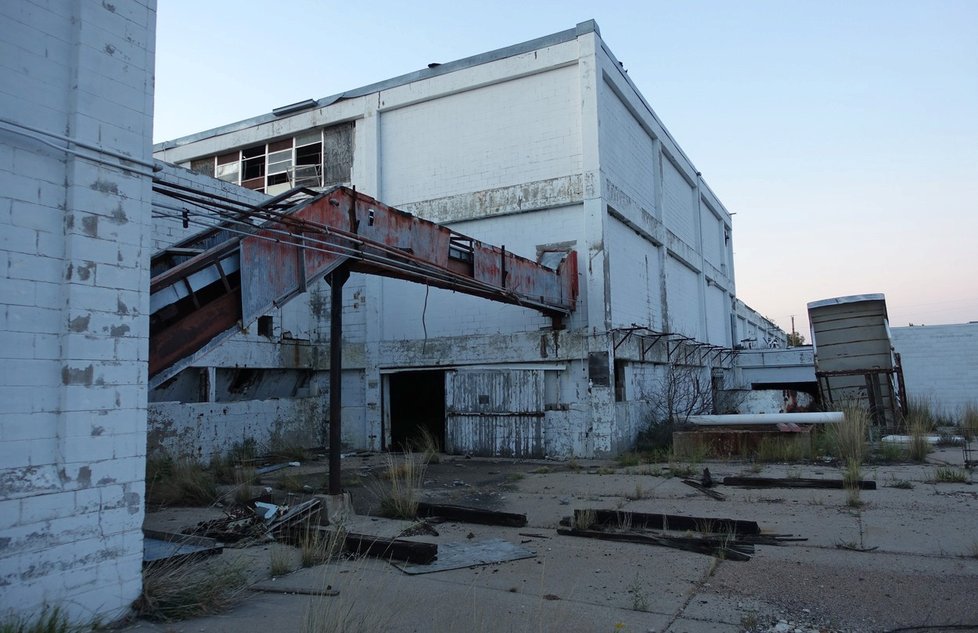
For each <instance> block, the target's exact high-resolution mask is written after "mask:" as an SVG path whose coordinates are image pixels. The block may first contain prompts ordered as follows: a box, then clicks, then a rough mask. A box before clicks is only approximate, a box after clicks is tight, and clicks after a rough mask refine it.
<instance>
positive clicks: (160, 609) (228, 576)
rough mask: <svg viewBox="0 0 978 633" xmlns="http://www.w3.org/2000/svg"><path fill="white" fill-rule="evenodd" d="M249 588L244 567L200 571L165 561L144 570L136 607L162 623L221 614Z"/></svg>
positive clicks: (219, 566) (147, 616) (215, 566)
mask: <svg viewBox="0 0 978 633" xmlns="http://www.w3.org/2000/svg"><path fill="white" fill-rule="evenodd" d="M246 585H247V576H246V575H245V572H244V569H243V568H242V567H241V566H240V565H228V564H223V565H214V566H207V567H206V568H198V567H194V566H189V565H184V564H182V563H181V562H180V561H174V560H164V561H160V562H158V563H153V564H150V565H149V566H147V567H146V568H145V569H144V570H143V591H142V593H141V594H140V596H139V598H138V599H137V600H136V602H135V603H134V604H133V607H134V608H135V610H136V612H137V613H138V614H139V615H140V616H142V617H145V618H147V619H149V620H156V621H159V622H171V621H174V620H183V619H186V618H190V617H194V616H198V615H207V614H211V613H220V612H221V611H224V610H225V609H227V608H228V607H230V606H231V604H233V603H234V600H235V599H236V598H237V597H238V596H239V595H240V593H241V592H242V591H243V590H244V588H245V586H246Z"/></svg>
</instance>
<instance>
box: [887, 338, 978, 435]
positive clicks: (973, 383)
mask: <svg viewBox="0 0 978 633" xmlns="http://www.w3.org/2000/svg"><path fill="white" fill-rule="evenodd" d="M890 338H891V340H892V341H893V349H894V350H895V351H896V352H897V353H898V354H900V361H901V363H902V364H903V376H904V381H905V382H906V385H907V394H908V395H909V396H910V398H911V400H913V399H921V400H924V401H928V402H930V403H931V404H932V405H933V406H934V407H935V410H937V411H940V412H943V413H946V414H948V415H953V416H956V415H959V414H960V413H961V410H962V409H963V408H964V407H965V406H967V405H978V323H961V324H956V325H926V326H913V327H895V328H892V329H891V330H890Z"/></svg>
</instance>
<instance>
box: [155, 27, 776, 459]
mask: <svg viewBox="0 0 978 633" xmlns="http://www.w3.org/2000/svg"><path fill="white" fill-rule="evenodd" d="M155 156H156V157H157V158H158V159H161V160H163V161H166V162H168V163H175V164H177V165H181V166H183V167H186V168H188V169H191V170H193V171H194V172H197V174H200V175H194V176H190V175H188V176H187V178H198V179H201V178H202V177H203V176H202V175H206V176H214V177H216V178H217V179H220V180H223V181H227V182H231V183H235V184H240V185H241V186H243V187H246V188H249V189H253V190H256V191H260V192H264V193H266V194H278V193H281V192H282V191H285V190H287V189H289V188H290V187H292V186H297V185H303V186H307V187H314V188H322V187H328V186H331V185H335V184H345V185H352V186H354V187H356V188H357V189H358V190H359V191H363V192H366V193H367V194H369V195H371V196H374V197H375V198H377V199H378V200H381V201H383V202H385V203H387V204H389V205H392V206H395V207H397V208H399V209H402V210H405V211H408V212H411V213H413V214H416V215H417V216H419V217H422V218H425V219H429V220H433V221H436V222H439V223H442V224H445V225H448V226H450V227H451V228H452V229H454V230H457V231H459V232H461V233H464V234H466V235H469V236H472V237H474V238H477V239H479V240H483V241H485V242H488V243H491V244H496V245H499V246H504V247H505V248H506V250H507V251H510V252H513V253H516V254H518V255H522V256H523V257H526V258H529V259H532V260H536V261H540V262H543V263H545V264H546V263H548V262H557V261H560V260H561V258H564V257H567V253H569V252H571V251H573V252H574V253H575V255H572V257H576V258H577V266H578V269H579V288H580V294H579V298H578V303H577V307H576V309H575V310H574V312H573V313H572V314H571V316H570V317H569V318H568V319H566V320H564V322H563V323H560V324H554V323H553V322H552V321H551V319H550V318H548V317H546V316H544V315H543V314H541V313H539V312H537V311H535V310H532V309H529V308H522V307H518V306H509V305H500V304H496V303H491V302H488V301H486V300H484V299H480V298H474V297H469V296H465V295H462V294H457V293H453V292H451V291H447V290H440V289H437V288H430V287H426V286H424V285H419V284H412V283H409V282H405V281H400V280H396V279H388V278H381V277H374V276H365V275H354V277H353V278H351V280H350V281H349V282H347V284H346V289H345V295H344V305H345V306H346V310H345V312H346V313H345V315H344V317H343V318H344V322H345V325H344V350H343V355H344V375H343V385H344V387H343V401H344V408H343V417H342V427H343V440H344V444H345V445H347V446H349V447H351V448H366V449H379V448H387V447H397V446H399V445H400V444H401V442H403V441H404V440H406V439H408V438H409V437H410V436H411V434H412V433H413V432H415V431H416V430H417V429H418V428H419V427H423V428H427V429H428V430H430V431H431V432H432V433H433V434H434V435H435V436H436V437H439V438H440V439H441V440H442V441H443V442H444V445H445V448H446V449H447V450H449V451H451V452H455V453H472V454H495V455H518V456H544V455H551V456H554V455H556V456H562V455H584V456H593V455H602V454H611V453H614V452H616V451H619V450H623V449H626V448H627V447H629V446H630V444H631V442H632V441H633V440H634V438H635V436H636V434H637V432H638V431H639V430H640V428H642V427H643V426H644V425H645V424H647V423H648V421H649V419H650V401H651V400H653V399H654V398H655V394H656V392H657V389H658V388H659V387H660V383H661V381H662V379H663V376H664V375H665V373H666V368H667V367H668V366H669V365H670V364H675V363H679V364H688V365H694V366H697V367H700V368H703V369H702V371H703V373H704V383H705V384H707V385H710V384H711V380H712V381H713V382H712V384H713V385H714V386H720V385H721V384H722V383H723V381H724V380H727V379H726V378H725V374H727V373H728V370H729V369H730V368H731V367H732V365H733V363H734V357H735V354H734V353H733V349H734V348H737V347H776V346H783V344H784V342H785V334H784V332H782V331H781V330H779V329H778V328H777V327H776V326H774V325H773V324H772V323H770V322H769V321H767V320H766V319H764V318H762V317H760V315H758V314H757V313H756V312H754V311H752V310H751V309H750V308H748V307H747V306H746V305H745V304H744V303H743V302H742V301H740V300H739V299H738V298H737V297H736V292H735V286H734V274H733V257H732V240H731V238H732V232H731V219H730V214H729V213H728V212H727V210H726V209H725V208H724V206H723V204H722V203H721V202H720V201H719V200H718V199H717V198H716V196H715V195H714V194H713V192H712V191H711V190H710V189H709V188H708V187H707V186H706V184H705V183H704V182H703V179H702V178H701V177H700V174H699V173H698V172H697V170H696V168H695V167H694V166H693V164H692V163H691V162H690V160H689V159H688V158H687V157H686V156H685V154H684V153H683V152H682V150H681V149H680V147H679V146H678V144H677V143H676V141H675V140H674V139H673V138H672V137H671V136H670V135H669V133H668V131H667V130H666V129H665V127H664V126H663V125H662V123H661V122H660V121H659V120H658V118H657V117H656V115H655V113H654V112H653V111H652V109H651V108H650V107H649V105H648V103H647V102H646V101H645V99H644V98H643V97H642V95H641V94H640V93H639V92H638V90H637V89H636V88H635V86H634V84H633V83H632V82H631V80H630V79H629V77H628V75H627V74H626V73H625V71H624V70H623V68H622V66H621V64H620V63H619V62H618V61H617V60H616V59H615V57H614V56H613V55H612V53H611V52H610V51H609V49H608V47H607V45H606V44H605V43H604V41H603V40H602V39H601V37H600V34H599V32H598V28H597V25H596V24H595V23H594V22H593V21H590V22H583V23H581V24H579V25H577V27H576V28H573V29H570V30H567V31H562V32H559V33H555V34H553V35H549V36H546V37H542V38H539V39H536V40H532V41H529V42H525V43H522V44H517V45H514V46H510V47H508V48H504V49H500V50H497V51H492V52H489V53H484V54H481V55H477V56H474V57H470V58H466V59H462V60H459V61H455V62H451V63H446V64H441V65H434V64H433V65H432V66H431V67H429V68H428V69H425V70H421V71H418V72H416V73H412V74H409V75H405V76H401V77H397V78H394V79H391V80H388V81H384V82H380V83H378V84H373V85H370V86H366V87H364V88H360V89H357V90H351V91H348V92H346V93H343V94H339V95H334V96H332V97H328V98H325V99H319V100H318V101H317V100H312V99H310V100H309V101H307V102H303V103H298V104H292V105H290V106H284V107H282V108H278V109H276V110H275V111H274V112H272V113H269V114H267V115H263V116H258V117H255V118H253V119H249V120H246V121H241V122H237V123H232V124H229V125H226V126H223V127H221V128H217V129H214V130H210V131H206V132H201V133H199V134H194V135H192V136H188V137H185V138H181V139H176V140H173V141H168V142H164V143H161V144H158V145H157V146H156V148H155ZM160 215H161V216H169V217H161V218H160V219H158V220H157V221H156V223H155V225H154V228H155V230H156V232H155V233H154V238H155V242H154V245H155V247H156V248H157V249H162V248H165V247H167V246H168V245H170V244H173V243H175V242H176V241H177V240H178V239H180V238H181V237H183V236H185V235H188V234H190V233H192V232H193V231H194V230H199V228H200V227H199V226H194V225H191V226H190V227H189V228H187V229H183V228H182V225H181V221H182V220H181V217H180V216H179V214H178V213H175V212H173V211H172V210H171V212H169V213H166V212H165V210H161V212H160ZM328 297H329V287H328V286H327V285H326V284H325V283H323V282H320V283H319V284H316V285H314V286H313V287H311V288H310V291H309V293H308V294H306V295H304V296H302V297H299V298H297V299H296V300H294V301H292V302H291V303H289V304H286V305H284V306H283V307H281V308H280V309H278V310H275V311H274V312H273V313H272V314H271V315H270V316H271V317H272V318H271V320H270V321H266V322H265V323H264V325H263V327H261V328H259V327H257V326H256V324H245V329H244V330H243V331H240V332H238V333H236V334H235V335H234V336H233V337H231V338H230V339H229V340H228V341H226V342H225V343H223V344H222V345H220V346H218V347H216V348H214V349H211V350H209V351H207V352H206V353H201V354H198V355H197V356H196V357H195V358H193V359H191V362H190V363H189V364H190V365H191V367H190V368H187V369H185V370H184V371H183V372H182V373H180V374H178V375H176V376H171V375H169V374H166V375H164V376H161V377H159V379H156V380H151V386H153V387H156V389H155V390H154V391H153V392H152V393H151V400H152V401H153V402H154V403H153V404H152V405H151V406H150V427H151V428H150V433H151V450H155V449H156V448H162V449H165V450H169V451H172V452H179V453H184V454H186V453H191V454H197V455H199V456H200V457H203V458H206V457H208V456H209V455H210V454H212V453H214V452H220V451H222V450H226V449H227V448H228V446H229V445H230V443H232V442H235V441H241V440H243V439H244V438H246V437H257V439H259V441H262V442H265V441H272V440H274V439H275V438H277V437H283V436H286V435H289V434H296V433H299V434H300V435H301V434H303V433H305V436H306V440H307V441H309V440H310V439H312V440H315V439H317V438H315V437H312V438H310V435H309V434H310V433H311V432H312V431H314V430H315V429H316V428H317V426H318V424H319V420H320V419H321V416H322V415H324V413H323V406H322V402H323V398H324V397H325V394H324V390H325V389H326V387H325V381H324V380H323V379H322V374H324V372H326V371H328V364H327V363H326V354H325V352H324V351H323V350H324V346H325V345H326V343H327V342H328V330H329V321H328V310H326V309H324V306H328ZM259 330H261V331H259ZM710 369H712V370H714V371H713V372H712V374H710V373H706V372H707V370H710ZM711 377H712V378H711ZM164 378H165V380H164ZM727 382H729V380H727ZM201 385H206V388H201ZM517 387H519V388H517Z"/></svg>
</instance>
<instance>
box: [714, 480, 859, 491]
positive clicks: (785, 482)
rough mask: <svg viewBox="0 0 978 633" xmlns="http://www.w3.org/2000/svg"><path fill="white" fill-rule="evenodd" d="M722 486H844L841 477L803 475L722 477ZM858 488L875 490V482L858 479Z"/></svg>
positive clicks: (838, 488)
mask: <svg viewBox="0 0 978 633" xmlns="http://www.w3.org/2000/svg"><path fill="white" fill-rule="evenodd" d="M723 485H724V486H738V487H741V488H826V489H829V490H842V489H844V488H846V485H845V482H844V481H843V480H842V479H806V478H803V477H787V478H779V477H724V478H723ZM857 485H858V486H859V489H860V490H876V482H875V481H868V480H860V481H859V482H857Z"/></svg>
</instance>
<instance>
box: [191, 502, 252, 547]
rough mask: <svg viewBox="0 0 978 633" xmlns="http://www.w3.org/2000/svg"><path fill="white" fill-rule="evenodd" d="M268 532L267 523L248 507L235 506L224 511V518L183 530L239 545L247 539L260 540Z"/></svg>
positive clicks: (202, 522)
mask: <svg viewBox="0 0 978 633" xmlns="http://www.w3.org/2000/svg"><path fill="white" fill-rule="evenodd" d="M267 532H268V526H267V525H266V523H265V521H264V520H263V519H262V518H261V517H260V516H259V515H258V514H257V513H256V512H255V510H254V508H251V507H249V506H246V505H233V506H230V507H229V508H226V509H225V510H224V516H223V517H221V518H219V519H212V520H210V521H201V522H200V523H198V524H197V525H195V526H194V527H192V528H189V529H185V530H183V533H184V534H192V535H194V536H205V537H208V538H212V539H216V540H218V541H220V542H222V543H238V542H239V541H244V540H245V539H248V540H250V539H259V538H262V537H264V536H265V534H266V533H267Z"/></svg>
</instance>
